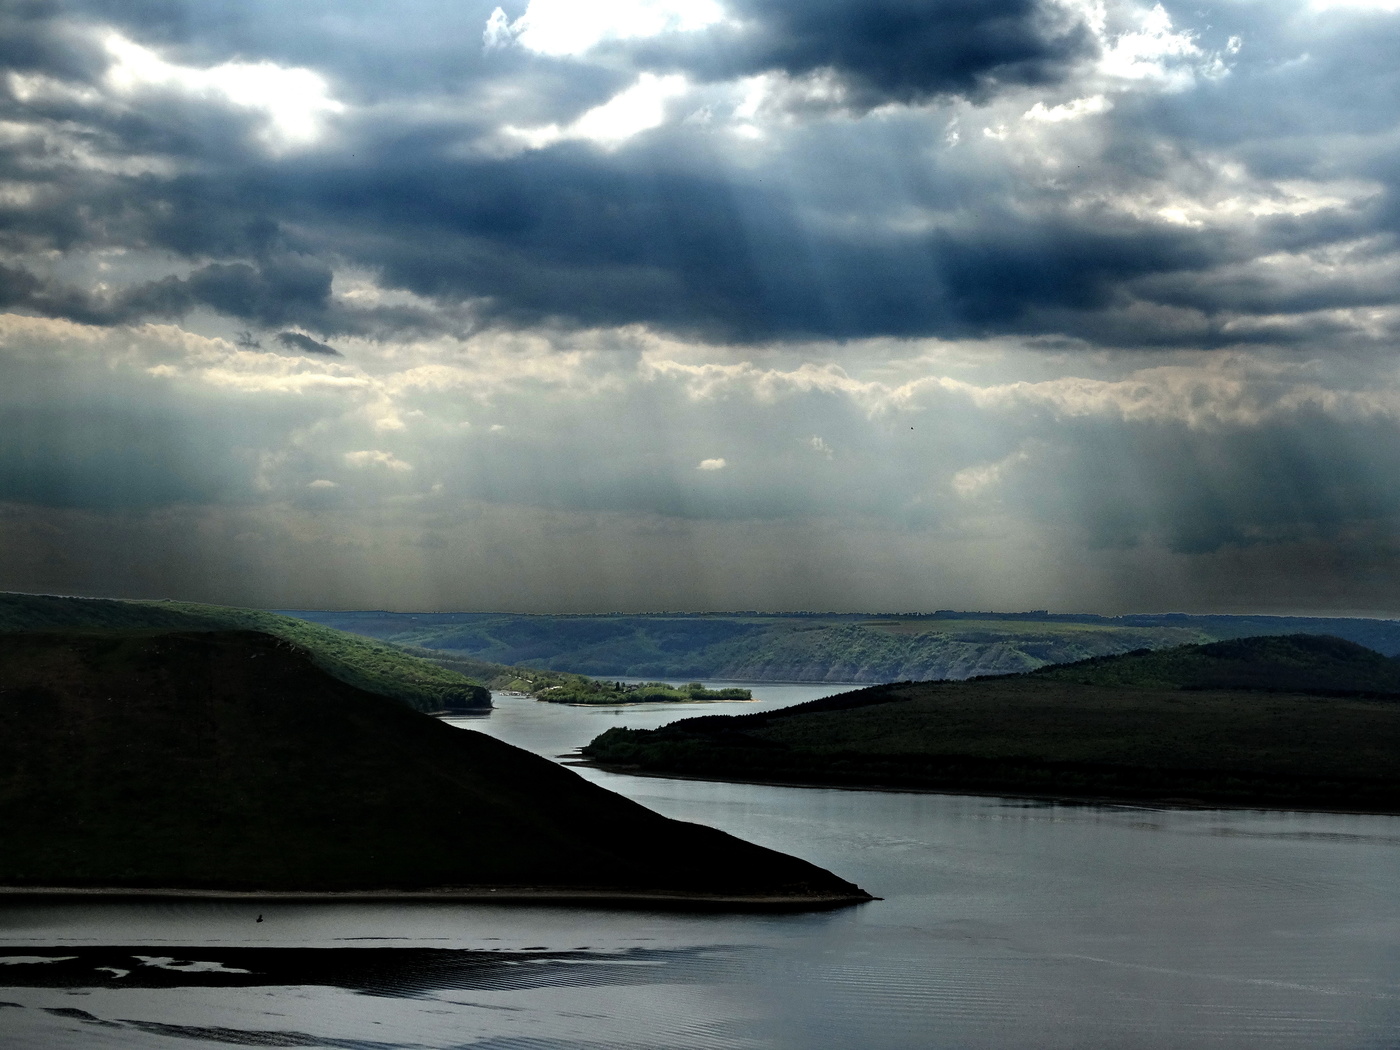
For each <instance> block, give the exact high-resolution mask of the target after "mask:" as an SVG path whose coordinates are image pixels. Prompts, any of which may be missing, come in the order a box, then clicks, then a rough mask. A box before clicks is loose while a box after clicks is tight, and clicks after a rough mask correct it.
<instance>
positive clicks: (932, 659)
mask: <svg viewBox="0 0 1400 1050" xmlns="http://www.w3.org/2000/svg"><path fill="white" fill-rule="evenodd" d="M292 615H296V616H300V617H304V618H306V619H308V620H311V621H313V622H316V623H322V624H326V625H328V626H332V627H337V628H339V629H341V630H344V631H351V632H354V633H358V634H363V635H365V636H367V637H374V638H378V639H381V640H383V641H389V642H394V643H397V644H401V645H411V646H421V647H423V648H424V649H427V650H432V651H434V652H437V653H440V654H442V655H443V656H450V657H453V658H455V659H464V660H481V661H490V662H493V663H496V664H509V665H523V666H526V667H531V668H539V669H540V670H548V671H562V672H573V673H575V674H585V675H592V676H594V677H598V678H609V677H615V676H626V677H631V678H652V679H658V678H659V679H668V680H671V681H688V680H692V679H711V680H713V679H727V680H731V681H749V682H763V681H769V682H773V681H787V682H831V683H848V682H895V681H924V680H929V679H935V678H972V677H976V676H978V675H986V674H1009V673H1017V672H1021V671H1030V670H1033V669H1035V668H1037V667H1042V666H1045V665H1047V664H1058V663H1067V662H1073V661H1079V660H1084V659H1087V658H1090V657H1095V656H1111V655H1117V654H1120V653H1126V652H1131V651H1132V650H1134V649H1163V648H1169V647H1172V646H1178V645H1187V644H1193V643H1205V642H1215V641H1222V640H1226V639H1230V638H1240V637H1246V636H1254V635H1264V634H1299V633H1302V634H1330V635H1336V636H1338V637H1341V638H1346V639H1349V640H1350V641H1353V642H1357V643H1359V644H1361V645H1365V646H1367V647H1369V648H1371V649H1375V650H1377V651H1379V652H1382V653H1386V654H1391V655H1393V654H1396V653H1400V622H1396V621H1391V620H1366V619H1356V618H1352V619H1344V618H1336V619H1332V618H1319V617H1269V616H1184V615H1176V614H1170V615H1160V616H1122V617H1104V616H1093V615H1083V616H1074V615H1066V614H1054V613H979V612H972V613H959V612H940V613H932V614H926V615H881V616H871V615H860V614H834V613H830V614H827V613H824V614H759V613H707V614H669V613H658V614H653V615H645V616H641V615H632V616H629V615H602V616H543V615H530V616H526V615H518V614H506V613H388V612H297V613H294V614H292Z"/></svg>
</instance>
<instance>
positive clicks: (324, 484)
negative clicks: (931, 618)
mask: <svg viewBox="0 0 1400 1050" xmlns="http://www.w3.org/2000/svg"><path fill="white" fill-rule="evenodd" d="M306 487H307V488H309V489H337V488H340V486H339V485H337V484H336V483H335V482H334V481H328V480H326V479H325V478H317V479H316V480H315V481H312V482H309V483H308V484H307V486H306Z"/></svg>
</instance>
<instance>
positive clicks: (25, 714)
mask: <svg viewBox="0 0 1400 1050" xmlns="http://www.w3.org/2000/svg"><path fill="white" fill-rule="evenodd" d="M0 841H3V843H4V848H3V850H0V889H5V890H9V891H13V892H39V891H43V892H67V893H81V892H101V893H162V894H169V893H178V894H190V893H193V894H203V895H221V894H238V893H250V894H257V895H277V894H293V895H341V896H344V895H351V896H376V895H386V894H389V895H398V896H410V897H411V896H434V897H458V898H462V897H486V896H487V895H490V897H489V899H491V900H504V899H532V900H538V899H541V898H579V897H581V898H588V899H594V900H616V901H645V902H648V903H653V904H656V903H668V902H669V903H682V904H686V905H708V906H724V907H733V906H768V907H788V908H809V907H823V906H832V905H839V904H849V903H855V902H859V901H863V900H868V899H869V895H868V894H866V893H865V892H864V891H862V890H861V889H859V888H858V887H857V886H854V885H852V884H851V883H849V882H846V881H845V880H843V879H840V878H838V877H837V876H835V875H833V874H831V873H830V872H828V871H825V870H823V869H821V868H818V867H816V866H815V865H812V864H809V863H807V862H806V861H802V860H799V859H797V858H795V857H790V856H787V855H785V854H781V853H777V852H775V851H773V850H769V849H764V848H762V847H759V846H755V845H752V844H750V843H747V842H744V841H741V840H740V839H737V838H734V837H733V836H730V835H727V834H725V833H723V832H720V831H717V830H715V829H713V828H708V827H702V826H699V825H695V824H687V823H683V822H680V821H676V820H670V819H668V818H665V817H662V816H660V815H659V814H656V813H653V812H651V811H650V810H648V809H646V808H644V807H642V806H640V805H638V804H637V803H635V802H632V801H630V800H628V799H625V798H622V797H621V796H619V795H616V794H613V793H612V792H609V791H606V790H604V789H603V788H600V787H598V786H596V785H593V784H590V783H588V782H587V781H585V780H584V779H583V778H581V777H579V776H578V775H577V774H575V773H573V772H572V771H570V770H568V769H565V768H563V767H561V766H559V765H556V764H555V763H552V762H550V761H548V760H546V759H543V758H540V757H538V756H535V755H532V754H530V753H528V752H526V751H522V750H520V749H518V748H515V747H511V746H510V745H508V744H504V743H501V742H500V741H497V740H494V739H492V738H490V737H488V736H485V735H484V734H481V733H476V732H472V731H470V730H464V729H460V728H456V727H454V726H451V725H448V724H446V723H443V722H441V721H439V720H437V719H434V718H431V717H428V716H427V715H425V714H422V713H420V712H416V711H413V710H411V709H410V708H409V707H407V706H405V705H404V704H403V703H400V702H397V701H394V700H390V699H387V698H385V697H383V696H379V695H376V694H374V693H371V692H368V691H366V690H363V689H359V688H356V687H354V686H352V685H349V684H347V683H345V682H343V681H341V680H339V679H338V678H336V677H333V676H332V675H331V674H329V673H327V672H326V671H325V670H323V669H322V668H321V667H320V666H319V665H318V662H317V661H316V659H315V658H314V657H313V655H312V654H310V653H308V652H307V651H305V650H304V649H302V648H301V647H299V646H297V645H294V644H292V643H291V642H288V641H286V640H285V639H280V638H275V637H272V636H270V635H267V634H262V633H257V632H250V631H178V632H165V631H131V630H81V631H51V632H27V633H20V632H17V633H9V634H3V633H0Z"/></svg>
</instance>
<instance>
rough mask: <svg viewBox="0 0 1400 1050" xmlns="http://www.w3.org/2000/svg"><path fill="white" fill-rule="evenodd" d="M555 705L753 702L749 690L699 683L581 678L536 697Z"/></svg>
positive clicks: (549, 689)
mask: <svg viewBox="0 0 1400 1050" xmlns="http://www.w3.org/2000/svg"><path fill="white" fill-rule="evenodd" d="M536 698H537V699H540V700H548V701H550V702H551V703H555V704H657V703H672V704H674V703H698V702H703V701H707V700H752V699H753V693H751V692H750V691H749V690H747V689H734V688H727V689H706V688H705V687H704V686H703V685H701V684H700V683H699V682H690V683H687V684H686V685H683V686H680V687H676V686H671V685H667V684H666V683H665V682H640V683H635V684H634V683H630V682H600V681H598V680H596V679H591V678H579V679H578V681H577V682H576V683H570V684H566V685H557V686H553V687H550V688H548V689H545V690H544V691H542V692H540V693H538V694H536Z"/></svg>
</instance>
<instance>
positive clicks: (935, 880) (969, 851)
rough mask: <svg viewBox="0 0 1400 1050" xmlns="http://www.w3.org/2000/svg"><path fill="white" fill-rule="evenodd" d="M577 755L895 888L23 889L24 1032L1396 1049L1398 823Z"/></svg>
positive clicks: (520, 722) (534, 713)
mask: <svg viewBox="0 0 1400 1050" xmlns="http://www.w3.org/2000/svg"><path fill="white" fill-rule="evenodd" d="M827 691H828V690H827V689H825V688H823V687H810V686H793V687H786V688H785V689H784V690H782V694H783V695H782V698H781V700H778V699H775V698H774V696H773V695H772V691H770V690H769V688H768V687H762V686H760V687H755V692H756V694H757V695H759V696H760V697H762V699H763V701H764V705H765V706H770V705H772V706H776V705H777V704H778V703H780V702H799V701H800V700H802V699H807V698H810V697H813V696H816V695H821V694H822V693H824V692H827ZM497 703H498V705H499V706H498V709H497V710H496V711H495V712H493V713H492V714H491V716H490V717H489V718H486V719H478V720H472V721H470V722H467V721H463V723H462V724H463V725H464V727H466V728H469V729H475V730H480V731H487V732H490V733H492V734H493V735H496V736H500V737H502V738H503V739H506V740H510V741H511V742H514V743H517V744H519V745H521V746H524V747H528V748H530V749H531V750H534V751H536V752H538V753H541V754H547V755H550V756H557V755H561V754H566V753H568V752H569V751H571V750H572V749H574V748H576V747H577V746H579V745H580V744H582V743H585V742H586V741H587V740H588V739H590V738H591V737H592V736H594V735H596V734H597V733H598V732H600V731H601V730H602V729H603V728H607V727H608V726H609V725H614V724H629V725H633V726H650V725H657V724H661V723H663V722H665V721H669V720H671V719H674V718H677V717H684V716H686V715H689V714H693V713H714V712H716V711H718V710H722V709H725V708H730V709H735V710H741V711H752V710H758V709H760V705H758V704H736V705H706V706H705V707H704V708H701V709H695V708H685V709H680V710H678V709H676V708H675V707H671V706H667V707H664V708H663V707H660V705H651V706H648V707H645V708H629V709H620V710H613V709H601V710H600V709H593V708H567V707H559V706H556V705H548V704H541V703H536V702H534V701H529V700H522V699H517V698H510V697H499V698H498V699H497ZM581 772H582V773H583V774H584V775H585V776H587V777H589V778H590V779H593V780H596V781H598V782H600V783H603V784H605V785H606V786H608V787H610V788H612V789H614V790H618V791H622V792H623V793H625V794H627V795H629V796H631V797H633V798H636V799H637V800H638V801H640V802H642V803H644V804H645V805H648V806H651V807H653V808H655V809H657V810H659V811H661V812H664V813H667V814H668V815H671V816H676V817H679V818H682V819H686V820H695V821H703V822H705V823H710V824H714V825H716V826H719V827H723V828H726V829H727V830H730V831H733V832H735V833H736V834H740V835H743V836H744V837H746V838H750V839H752V840H755V841H759V842H763V843H764V844H766V845H771V846H774V847H776V848H779V849H784V850H787V851H789V852H793V853H798V854H800V855H802V856H804V857H807V858H808V859H811V860H813V861H815V862H817V863H819V864H822V865H824V866H827V867H830V868H832V869H833V870H835V871H837V872H838V873H840V874H841V875H843V876H845V877H847V878H851V879H854V880H855V881H857V882H859V883H860V884H861V885H863V886H865V887H866V888H868V889H869V890H871V891H872V892H874V893H878V894H880V895H882V896H883V897H885V898H886V899H885V900H883V901H876V902H873V903H871V904H867V905H862V906H860V907H858V908H852V909H846V910H842V911H838V912H825V913H818V914H813V915H741V916H724V915H698V914H684V913H663V912H646V911H608V910H600V909H580V908H566V907H555V908H547V907H528V908H507V907H501V906H490V905H457V904H453V905H437V904H412V905H390V904H382V903H380V904H356V905H348V904H347V905H340V904H334V905H331V904H328V905H309V904H305V903H297V904H291V903H288V904H249V903H246V902H207V903H199V902H191V901H181V902H122V903H112V904H105V905H103V904H96V903H91V902H88V903H82V902H69V903H66V904H36V903H28V904H22V903H18V902H11V903H9V904H5V905H3V906H0V1044H2V1045H4V1046H5V1047H7V1048H8V1047H12V1046H13V1047H25V1048H29V1047H34V1048H39V1047H45V1048H47V1047H114V1048H116V1047H121V1048H134V1047H142V1048H145V1047H166V1046H169V1047H181V1046H185V1047H205V1048H208V1047H210V1046H211V1045H225V1046H227V1045H238V1046H297V1047H300V1046H312V1047H321V1046H324V1047H353V1048H381V1047H383V1048H389V1047H395V1048H399V1047H403V1048H410V1047H411V1048H418V1047H432V1048H439V1047H442V1048H445V1047H454V1048H456V1047H472V1048H480V1050H497V1048H500V1050H504V1048H508V1047H509V1048H530V1050H556V1048H557V1050H565V1048H594V1047H625V1048H631V1047H636V1048H642V1047H666V1048H671V1047H674V1048H687V1050H688V1048H702V1047H704V1048H708V1047H776V1048H794V1050H797V1048H801V1050H808V1048H813V1050H822V1048H833V1050H835V1048H841V1050H845V1048H850V1047H862V1048H866V1047H868V1048H874V1050H882V1048H915V1047H918V1048H926V1047H960V1048H962V1047H967V1048H981V1047H986V1048H993V1047H1047V1048H1058V1047H1066V1048H1067V1047H1129V1048H1159V1047H1160V1048H1169V1047H1170V1048H1178V1047H1221V1048H1224V1047H1229V1048H1237V1047H1265V1046H1268V1047H1274V1046H1277V1047H1310V1048H1311V1047H1357V1048H1363V1047H1364V1048H1379V1047H1394V1046H1396V1045H1400V1039H1397V1033H1398V1032H1400V820H1397V819H1396V818H1389V817H1365V816H1345V815H1331V814H1298V813H1251V812H1221V811H1168V810H1152V809H1145V808H1140V807H1088V806H1057V805H1046V804H1040V803H1026V802H1017V801H1014V800H999V799H985V798H969V797H961V796H944V795H919V794H907V793H884V792H859V791H838V790H831V789H800V788H779V787H764V786H754V785H739V784H711V783H703V782H698V781H674V780H665V779H658V778H631V777H622V776H616V775H611V774H606V773H602V772H600V771H597V770H590V769H584V770H581ZM259 916H261V918H262V919H263V921H262V922H258V921H257V920H258V918H259ZM51 960H52V961H51Z"/></svg>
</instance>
